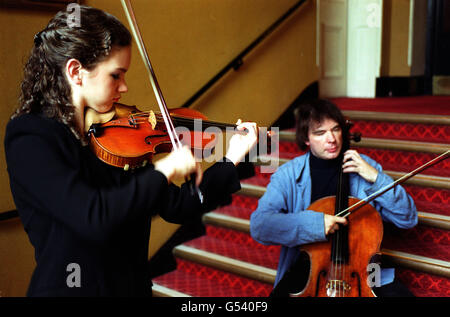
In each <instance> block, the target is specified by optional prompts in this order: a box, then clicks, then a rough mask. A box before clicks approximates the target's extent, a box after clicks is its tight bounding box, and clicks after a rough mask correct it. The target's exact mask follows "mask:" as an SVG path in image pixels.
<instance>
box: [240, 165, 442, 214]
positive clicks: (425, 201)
mask: <svg viewBox="0 0 450 317" xmlns="http://www.w3.org/2000/svg"><path fill="white" fill-rule="evenodd" d="M387 174H388V175H389V173H388V172H387ZM392 175H393V176H394V177H397V176H395V174H392ZM435 180H438V182H436V183H434V185H436V186H438V184H439V182H440V180H439V179H436V178H435ZM266 181H267V179H266ZM253 183H254V182H251V181H247V180H246V181H245V182H243V183H241V189H240V190H239V191H238V193H239V194H240V195H242V196H251V197H254V198H260V197H261V196H262V195H264V193H265V191H266V187H265V186H260V185H259V184H258V185H255V184H253ZM410 184H423V182H421V180H420V178H416V180H414V178H412V179H409V180H408V181H406V182H405V183H404V184H403V185H402V186H403V188H405V190H406V192H407V193H408V194H409V195H411V197H412V198H413V200H414V202H415V204H416V207H417V209H418V210H420V211H423V212H427V213H434V214H440V215H446V216H450V208H449V204H450V190H448V189H435V188H429V187H421V186H413V185H410ZM256 205H257V204H256ZM255 209H256V208H255Z"/></svg>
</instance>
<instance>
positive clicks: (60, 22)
mask: <svg viewBox="0 0 450 317" xmlns="http://www.w3.org/2000/svg"><path fill="white" fill-rule="evenodd" d="M79 9H80V11H79V12H80V23H79V26H74V25H73V23H71V22H73V21H71V20H69V19H71V17H70V16H69V15H70V12H67V11H60V12H58V13H57V14H56V15H55V16H54V17H53V18H52V19H51V20H50V22H49V23H48V25H47V27H46V28H45V29H43V30H42V31H40V32H38V33H37V34H36V35H35V37H34V46H33V48H32V50H31V55H30V57H29V59H28V61H27V63H26V64H25V67H24V79H23V81H22V84H21V92H20V97H19V107H18V109H17V110H16V111H15V113H14V114H13V115H12V117H11V118H15V117H17V116H20V115H22V114H25V113H40V114H42V115H44V116H45V117H48V118H54V119H55V120H57V121H60V122H62V123H64V124H66V125H67V126H68V127H69V128H70V129H71V130H72V132H73V133H74V134H75V136H76V137H77V138H79V139H81V140H83V135H82V131H78V129H77V128H76V124H75V116H74V113H75V107H74V106H73V104H72V96H71V88H70V85H69V82H68V81H67V79H66V76H65V65H66V62H67V61H68V60H70V59H72V58H74V59H77V60H78V61H79V62H80V63H81V65H82V66H83V67H84V68H86V69H88V70H90V69H93V68H95V66H96V65H97V64H98V63H100V62H101V61H103V60H105V59H106V58H107V57H108V55H109V54H110V52H111V49H112V48H113V47H114V46H119V47H125V46H129V45H131V35H130V32H129V31H128V30H127V29H126V27H125V26H124V25H123V24H122V23H121V22H120V21H119V20H118V19H117V18H115V17H114V16H112V15H111V14H109V13H106V12H104V11H102V10H99V9H95V8H91V7H87V6H79Z"/></svg>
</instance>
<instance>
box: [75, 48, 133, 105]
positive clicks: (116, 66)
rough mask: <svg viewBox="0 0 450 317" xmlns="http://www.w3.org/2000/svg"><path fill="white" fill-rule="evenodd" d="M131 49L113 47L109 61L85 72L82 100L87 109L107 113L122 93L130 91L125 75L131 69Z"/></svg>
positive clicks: (106, 60)
mask: <svg viewBox="0 0 450 317" xmlns="http://www.w3.org/2000/svg"><path fill="white" fill-rule="evenodd" d="M130 61H131V47H130V46H126V47H113V49H112V50H111V53H110V55H109V57H108V58H107V59H105V60H104V61H102V62H100V63H98V64H97V66H95V68H94V69H92V70H90V71H87V70H83V72H84V75H83V84H82V87H83V88H82V90H81V94H82V98H83V100H84V104H85V106H87V107H90V108H92V109H94V110H95V111H97V112H100V113H103V112H107V111H109V110H110V109H111V108H112V105H113V104H114V103H115V102H118V101H119V99H120V97H121V95H122V93H126V92H127V91H128V87H127V84H126V83H125V73H126V72H127V70H128V68H129V67H130Z"/></svg>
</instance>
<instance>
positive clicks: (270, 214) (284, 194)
mask: <svg viewBox="0 0 450 317" xmlns="http://www.w3.org/2000/svg"><path fill="white" fill-rule="evenodd" d="M290 182H292V184H290ZM292 186H295V181H294V180H291V179H289V177H288V175H285V174H284V173H283V172H282V171H280V170H279V171H278V172H276V173H275V174H273V175H272V177H271V181H270V183H269V185H268V186H267V190H266V192H265V194H264V195H263V197H261V199H260V200H259V202H258V207H257V209H256V210H255V211H254V212H253V213H252V215H251V217H250V233H251V236H252V237H253V238H254V239H255V240H256V241H258V242H260V243H262V244H275V245H283V246H287V247H295V246H298V245H301V244H306V243H311V242H318V241H324V240H325V239H326V237H325V226H324V217H323V213H320V212H316V211H312V210H289V206H288V204H289V203H288V202H289V201H291V203H292V200H294V197H293V195H294V194H293V193H292V194H290V193H289V188H290V187H292ZM292 192H293V191H292Z"/></svg>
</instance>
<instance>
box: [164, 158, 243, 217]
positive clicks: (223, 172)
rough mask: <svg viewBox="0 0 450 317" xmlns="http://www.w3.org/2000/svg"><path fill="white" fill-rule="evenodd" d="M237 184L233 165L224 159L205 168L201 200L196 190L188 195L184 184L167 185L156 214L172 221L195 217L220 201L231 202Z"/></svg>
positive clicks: (238, 185) (224, 203) (188, 189)
mask: <svg viewBox="0 0 450 317" xmlns="http://www.w3.org/2000/svg"><path fill="white" fill-rule="evenodd" d="M240 188H241V186H240V182H239V178H238V173H237V170H236V167H235V165H234V164H233V163H232V162H230V161H228V160H227V159H224V160H222V161H221V162H217V163H215V164H214V165H212V166H211V167H210V168H208V169H207V170H206V171H205V172H204V174H203V178H202V182H201V184H200V186H199V190H200V193H201V195H202V198H203V202H201V201H200V199H199V196H198V195H197V194H194V195H192V194H191V191H190V188H189V186H188V184H186V183H185V184H183V185H181V187H178V186H175V185H170V186H169V190H168V191H167V193H166V195H165V197H163V198H162V200H163V201H164V202H165V203H164V206H162V207H161V210H160V211H159V214H160V216H161V217H162V218H163V219H164V220H166V221H168V222H172V223H179V224H182V223H184V222H186V221H188V220H190V219H193V218H195V217H199V216H200V215H202V214H203V213H205V212H208V211H210V210H213V209H215V208H217V207H218V206H220V205H226V204H229V203H231V198H232V197H231V194H233V193H234V192H236V191H237V190H239V189H240Z"/></svg>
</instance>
